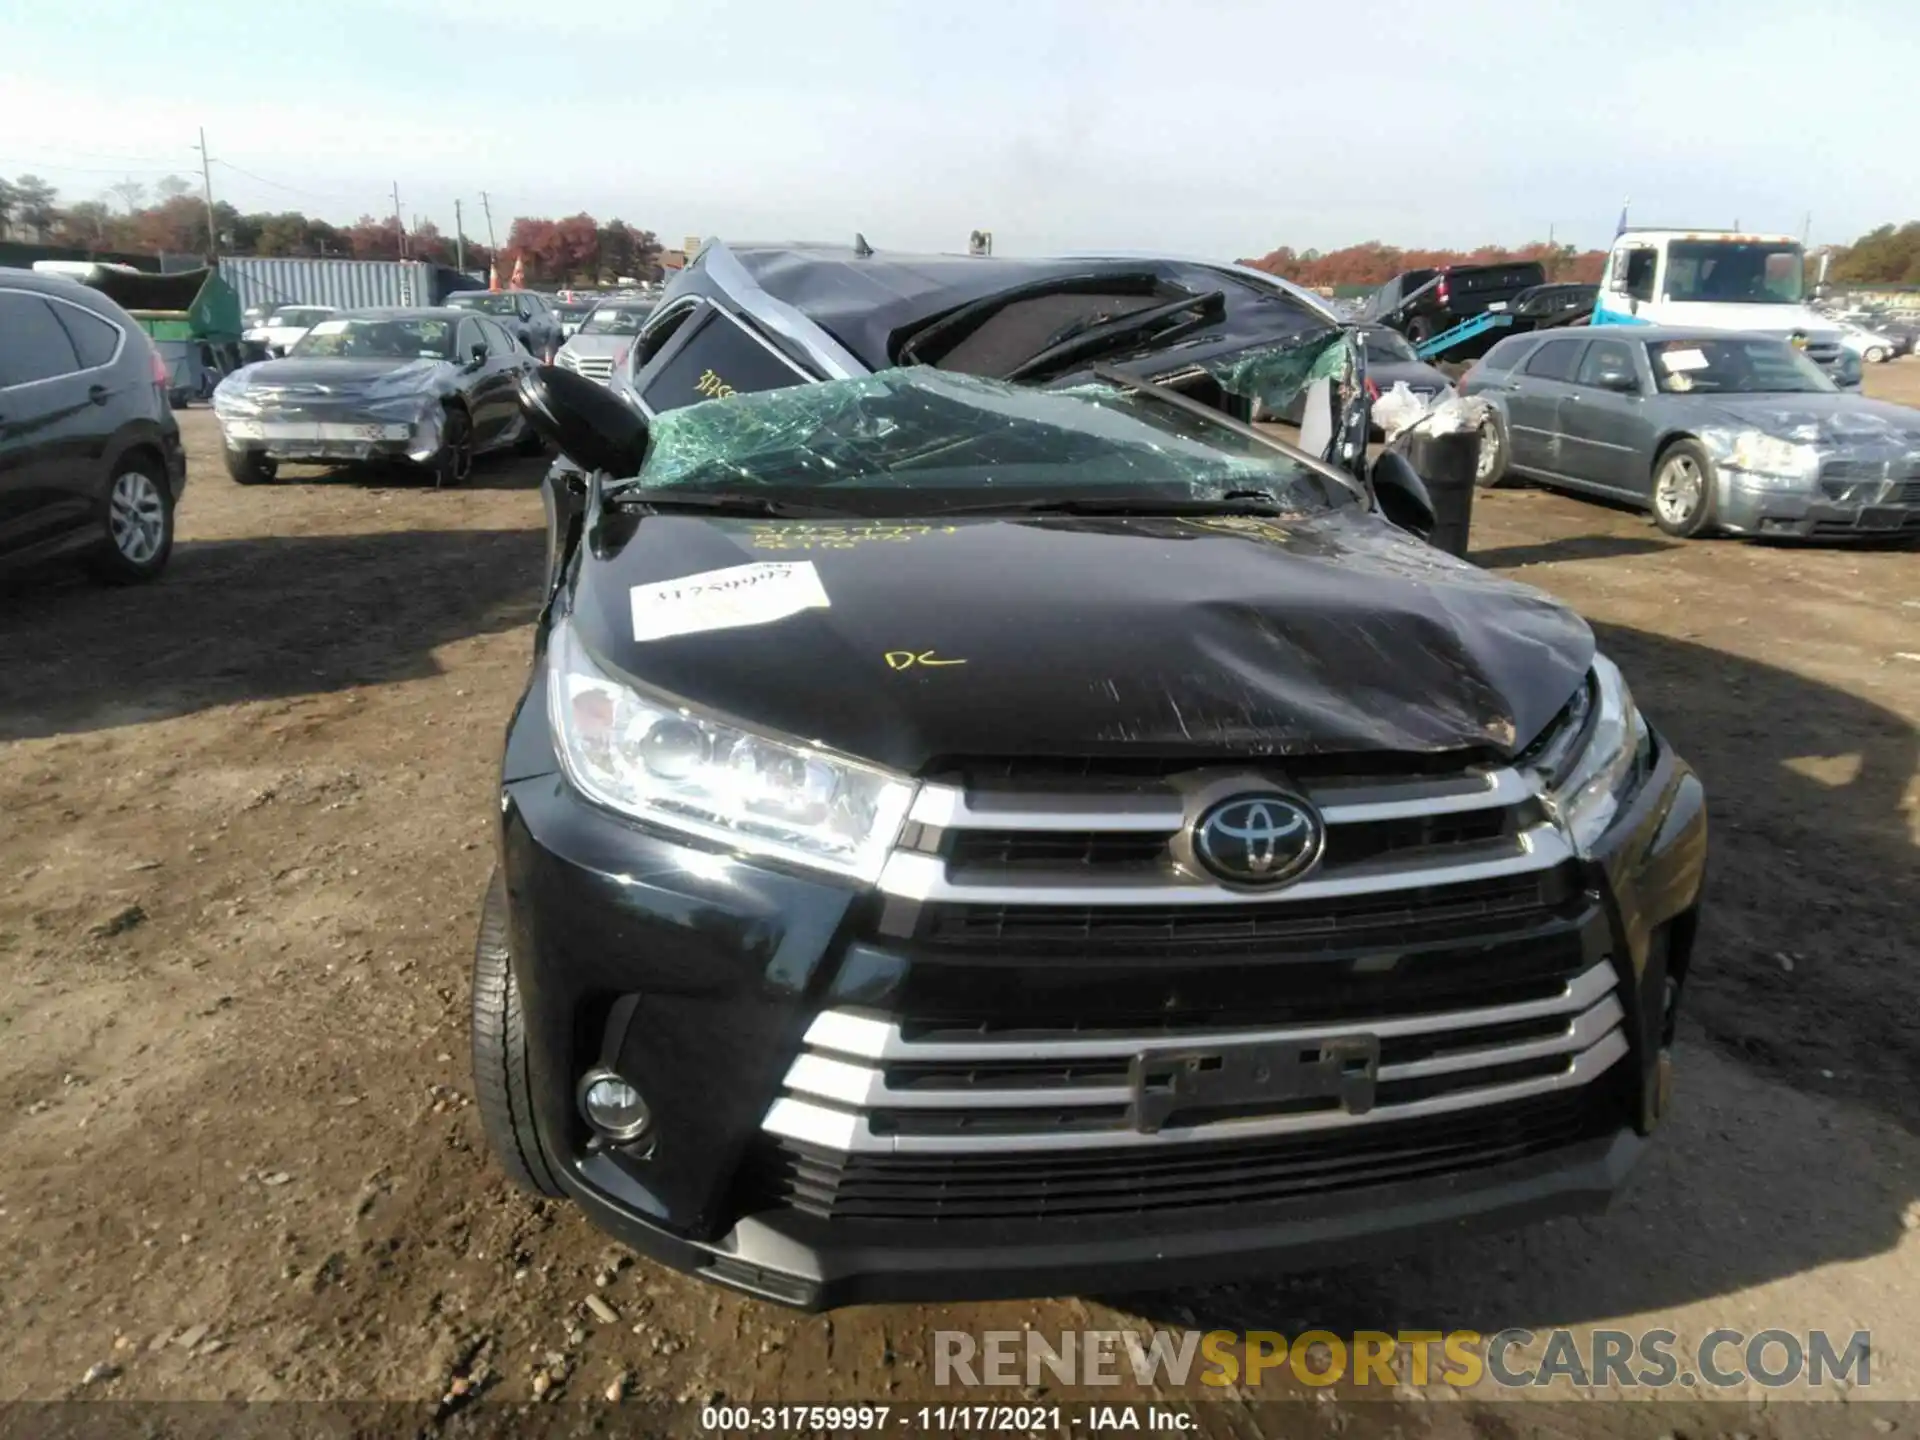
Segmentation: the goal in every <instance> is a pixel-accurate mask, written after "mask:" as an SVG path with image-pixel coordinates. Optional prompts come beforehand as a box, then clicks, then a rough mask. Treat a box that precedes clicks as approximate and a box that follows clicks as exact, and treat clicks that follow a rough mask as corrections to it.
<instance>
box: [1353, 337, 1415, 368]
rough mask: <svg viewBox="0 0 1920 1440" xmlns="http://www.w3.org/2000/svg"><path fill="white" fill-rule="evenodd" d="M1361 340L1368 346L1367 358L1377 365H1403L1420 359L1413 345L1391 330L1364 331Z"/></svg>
mask: <svg viewBox="0 0 1920 1440" xmlns="http://www.w3.org/2000/svg"><path fill="white" fill-rule="evenodd" d="M1361 342H1362V344H1364V345H1365V346H1366V351H1367V359H1368V360H1370V361H1371V362H1372V363H1373V364H1375V365H1403V364H1406V363H1408V362H1409V361H1413V362H1417V361H1418V360H1419V359H1420V357H1419V356H1418V355H1415V354H1414V353H1413V346H1411V345H1409V344H1408V343H1407V342H1406V341H1405V340H1403V339H1402V338H1401V337H1400V336H1399V335H1397V334H1395V333H1394V332H1393V331H1391V330H1367V331H1364V332H1362V335H1361Z"/></svg>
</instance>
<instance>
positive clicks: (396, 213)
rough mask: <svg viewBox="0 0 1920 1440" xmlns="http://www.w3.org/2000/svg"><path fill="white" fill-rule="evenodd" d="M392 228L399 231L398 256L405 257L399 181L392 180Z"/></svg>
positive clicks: (404, 230)
mask: <svg viewBox="0 0 1920 1440" xmlns="http://www.w3.org/2000/svg"><path fill="white" fill-rule="evenodd" d="M393 228H394V229H396V230H398V231H399V232H400V258H401V259H402V260H404V259H406V258H407V227H406V226H405V225H403V224H402V223H401V222H400V182H399V181H398V180H396V181H394V182H393Z"/></svg>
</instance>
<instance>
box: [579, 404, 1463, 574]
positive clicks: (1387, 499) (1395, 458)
mask: <svg viewBox="0 0 1920 1440" xmlns="http://www.w3.org/2000/svg"><path fill="white" fill-rule="evenodd" d="M588 383H589V384H591V383H592V382H591V381H589V382H588ZM1371 478H1372V480H1373V495H1374V499H1375V501H1376V502H1377V503H1378V504H1379V506H1380V513H1381V514H1382V515H1384V516H1386V517H1387V519H1389V520H1391V521H1392V522H1393V523H1394V524H1395V525H1398V526H1399V527H1400V528H1401V529H1402V530H1406V531H1409V532H1410V533H1412V534H1414V535H1418V536H1419V537H1420V538H1421V539H1422V540H1425V539H1426V538H1427V537H1428V536H1430V535H1432V534H1433V527H1434V525H1435V524H1436V523H1437V521H1438V518H1439V517H1438V516H1436V515H1435V513H1434V509H1433V497H1432V496H1431V495H1429V494H1428V493H1427V482H1426V481H1424V480H1422V479H1421V478H1420V474H1419V472H1418V471H1417V470H1415V469H1414V468H1413V465H1412V463H1411V462H1409V461H1408V459H1407V457H1406V456H1404V455H1399V454H1396V453H1395V452H1393V451H1391V450H1387V451H1383V452H1381V455H1380V458H1379V459H1377V460H1375V461H1374V462H1373V471H1372V475H1371Z"/></svg>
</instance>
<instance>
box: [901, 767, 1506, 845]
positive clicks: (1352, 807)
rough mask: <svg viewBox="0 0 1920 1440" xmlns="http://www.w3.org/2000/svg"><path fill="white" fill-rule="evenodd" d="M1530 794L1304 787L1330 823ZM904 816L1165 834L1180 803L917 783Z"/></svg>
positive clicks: (1470, 788) (1447, 783) (1477, 785)
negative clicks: (975, 791)
mask: <svg viewBox="0 0 1920 1440" xmlns="http://www.w3.org/2000/svg"><path fill="white" fill-rule="evenodd" d="M1463 782H1464V783H1463ZM1533 793H1534V792H1533V788H1532V786H1531V785H1530V784H1529V783H1528V781H1527V780H1526V778H1525V777H1524V776H1522V775H1521V774H1520V772H1519V771H1517V770H1513V769H1501V770H1490V771H1481V772H1470V773H1469V774H1467V775H1464V776H1449V777H1446V778H1445V779H1443V780H1438V781H1435V780H1415V781H1392V782H1381V783H1377V784H1371V785H1319V786H1308V787H1306V789H1305V795H1306V798H1307V799H1308V800H1309V801H1311V802H1312V804H1313V806H1314V808H1315V809H1316V810H1318V811H1319V812H1320V818H1321V819H1322V820H1324V821H1325V822H1326V823H1327V824H1329V825H1357V824H1363V823H1365V822H1367V821H1372V820H1398V819H1404V818H1406V817H1408V816H1414V815H1454V814H1459V813H1461V812H1463V811H1468V810H1490V809H1496V808H1504V807H1507V806H1511V805H1518V804H1519V803H1520V802H1521V801H1523V800H1525V799H1527V798H1528V796H1530V795H1532V794H1533ZM1362 797H1364V798H1362ZM907 818H908V819H909V820H911V821H916V822H918V823H919V824H922V825H937V826H939V827H940V828H941V829H943V830H1111V831H1164V832H1167V833H1171V832H1173V831H1175V830H1177V829H1179V828H1180V820H1181V806H1180V797H1179V795H1177V794H1176V793H1174V792H1173V791H1172V790H1166V789H1163V790H1159V791H1155V790H1151V789H1149V790H1145V791H1143V792H1141V793H1139V794H1133V795H1126V794H1122V795H1104V794H1098V793H1084V794H1077V795H1074V794H1058V795H1039V794H1028V793H1026V792H1023V791H985V792H982V793H980V794H977V795H972V796H970V795H968V794H967V792H966V791H964V790H962V789H960V788H959V787H958V786H953V785H937V784H929V785H922V786H921V787H920V793H919V794H918V795H917V796H915V797H914V802H913V808H912V809H911V810H910V811H909V812H908V814H907Z"/></svg>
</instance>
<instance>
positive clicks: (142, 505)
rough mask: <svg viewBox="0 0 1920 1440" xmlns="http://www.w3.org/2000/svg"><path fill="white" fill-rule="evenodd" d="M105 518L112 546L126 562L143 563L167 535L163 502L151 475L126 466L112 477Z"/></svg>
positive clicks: (153, 553)
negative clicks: (119, 474)
mask: <svg viewBox="0 0 1920 1440" xmlns="http://www.w3.org/2000/svg"><path fill="white" fill-rule="evenodd" d="M107 519H108V524H109V526H110V527H111V529H112V531H113V546H114V549H116V550H118V551H119V552H120V554H121V556H122V557H123V558H125V559H126V560H127V561H129V562H130V563H132V564H135V565H145V564H147V563H148V562H150V561H151V560H152V559H153V557H154V556H155V555H158V554H159V553H160V547H161V545H162V544H163V543H165V541H166V538H167V506H166V502H165V501H164V500H163V499H161V498H160V487H159V486H158V485H155V484H154V483H153V477H152V476H150V475H144V474H142V473H141V472H140V471H138V470H129V471H127V473H126V474H124V475H122V476H120V477H119V478H118V479H117V480H115V481H114V482H113V492H112V494H111V495H110V496H109V497H108V501H107Z"/></svg>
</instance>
